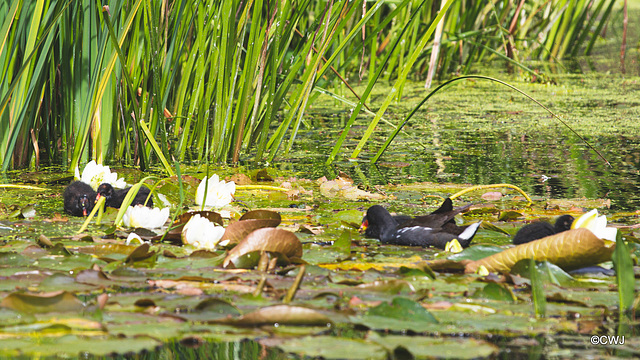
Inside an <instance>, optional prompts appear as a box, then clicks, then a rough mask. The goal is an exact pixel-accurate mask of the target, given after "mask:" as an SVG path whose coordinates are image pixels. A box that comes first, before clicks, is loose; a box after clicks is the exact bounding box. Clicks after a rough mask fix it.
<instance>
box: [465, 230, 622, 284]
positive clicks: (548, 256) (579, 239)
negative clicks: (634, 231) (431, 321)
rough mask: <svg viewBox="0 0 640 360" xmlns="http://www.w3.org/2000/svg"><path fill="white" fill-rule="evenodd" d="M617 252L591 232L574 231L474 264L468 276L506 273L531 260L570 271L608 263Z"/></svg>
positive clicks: (513, 249)
mask: <svg viewBox="0 0 640 360" xmlns="http://www.w3.org/2000/svg"><path fill="white" fill-rule="evenodd" d="M614 249H615V243H613V242H611V241H606V240H602V239H598V238H597V237H596V236H595V235H593V233H592V232H591V231H590V230H587V229H573V230H569V231H564V232H561V233H559V234H555V235H552V236H547V237H545V238H543V239H540V240H536V241H532V242H529V243H526V244H522V245H518V246H516V247H513V248H510V249H507V250H505V251H502V252H499V253H497V254H494V255H491V256H489V257H486V258H484V259H480V260H477V261H472V262H471V263H469V264H467V265H466V269H465V272H467V273H474V272H476V270H477V269H478V267H480V266H481V265H482V266H484V267H485V268H486V269H487V270H489V271H490V272H500V273H507V272H509V271H510V270H511V267H512V266H513V265H515V263H517V262H518V261H520V260H523V259H530V258H533V259H534V260H537V261H549V262H551V263H553V264H556V265H558V266H560V267H561V268H563V269H565V270H571V269H577V268H581V267H585V266H589V265H594V264H599V263H601V262H604V261H608V260H610V259H611V254H612V253H613V250H614Z"/></svg>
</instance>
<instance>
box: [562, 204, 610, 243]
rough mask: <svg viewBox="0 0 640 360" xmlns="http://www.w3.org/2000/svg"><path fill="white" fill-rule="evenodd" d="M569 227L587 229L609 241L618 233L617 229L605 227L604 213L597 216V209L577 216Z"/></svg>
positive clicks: (605, 218) (599, 237) (605, 217)
mask: <svg viewBox="0 0 640 360" xmlns="http://www.w3.org/2000/svg"><path fill="white" fill-rule="evenodd" d="M571 228H572V229H577V228H585V229H589V230H591V232H592V233H593V234H594V235H595V236H596V237H597V238H598V239H605V240H611V241H616V236H617V235H618V229H616V228H612V227H607V216H606V215H600V216H598V209H593V210H591V211H589V212H588V213H586V214H583V215H582V216H580V217H579V218H577V219H576V221H574V222H573V224H572V225H571Z"/></svg>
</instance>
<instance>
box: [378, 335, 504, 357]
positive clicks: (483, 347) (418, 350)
mask: <svg viewBox="0 0 640 360" xmlns="http://www.w3.org/2000/svg"><path fill="white" fill-rule="evenodd" d="M367 339H368V340H369V341H373V342H375V343H378V344H380V345H382V346H384V347H385V348H387V349H388V350H389V351H390V352H393V353H394V355H396V354H397V351H398V350H399V349H403V350H405V351H407V352H408V353H409V354H410V355H412V356H404V357H399V356H394V358H396V359H399V358H416V359H425V358H428V359H432V358H433V359H448V358H452V357H454V358H456V359H484V358H491V357H492V355H497V354H498V352H499V348H498V347H497V346H495V345H493V344H490V343H488V342H486V341H482V340H476V339H460V338H442V337H426V336H403V335H387V336H382V335H379V334H378V333H376V332H370V333H369V336H368V337H367Z"/></svg>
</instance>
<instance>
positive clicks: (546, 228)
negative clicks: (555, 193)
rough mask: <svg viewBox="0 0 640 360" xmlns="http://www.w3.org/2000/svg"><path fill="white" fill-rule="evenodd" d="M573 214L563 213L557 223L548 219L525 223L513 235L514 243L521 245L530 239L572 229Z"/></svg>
mask: <svg viewBox="0 0 640 360" xmlns="http://www.w3.org/2000/svg"><path fill="white" fill-rule="evenodd" d="M572 223H573V216H571V215H562V216H560V217H558V219H556V223H555V225H551V224H549V223H548V222H546V221H536V222H533V223H531V224H529V225H525V226H523V227H522V228H520V230H518V232H517V233H516V235H515V236H514V237H513V244H514V245H520V244H525V243H528V242H530V241H534V240H538V239H542V238H544V237H547V236H551V235H554V234H557V233H561V232H563V231H567V230H569V229H571V224H572Z"/></svg>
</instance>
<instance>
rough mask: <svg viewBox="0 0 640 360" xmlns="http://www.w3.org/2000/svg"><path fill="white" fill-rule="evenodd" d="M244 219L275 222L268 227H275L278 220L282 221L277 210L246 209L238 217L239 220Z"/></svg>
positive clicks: (278, 222) (278, 223)
mask: <svg viewBox="0 0 640 360" xmlns="http://www.w3.org/2000/svg"><path fill="white" fill-rule="evenodd" d="M244 220H272V221H274V222H277V223H276V224H275V225H272V226H270V227H276V226H278V225H280V222H281V221H282V217H281V216H280V214H278V213H277V212H275V211H271V210H251V211H247V212H246V213H245V214H244V215H242V216H241V217H240V219H239V221H244Z"/></svg>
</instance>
